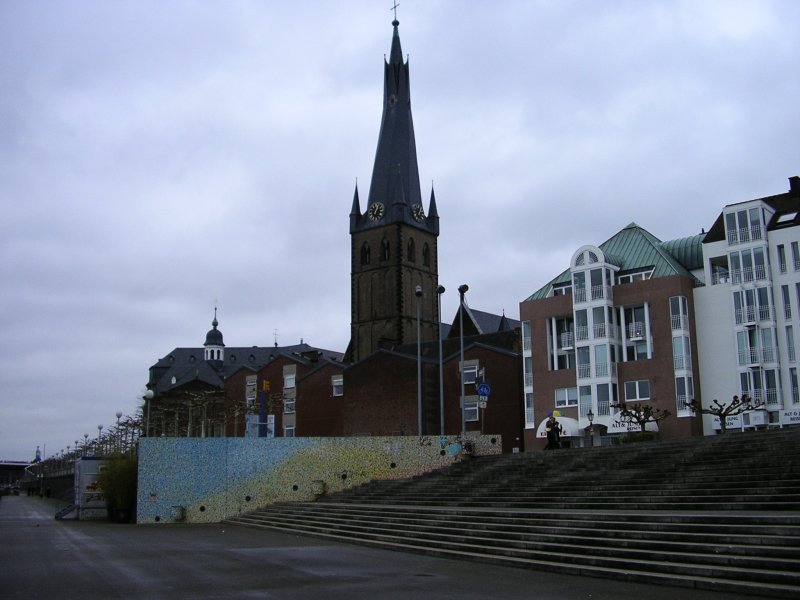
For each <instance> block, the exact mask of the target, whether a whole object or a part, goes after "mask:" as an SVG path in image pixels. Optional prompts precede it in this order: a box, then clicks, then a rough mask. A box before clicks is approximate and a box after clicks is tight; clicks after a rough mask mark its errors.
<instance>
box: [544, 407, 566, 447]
mask: <svg viewBox="0 0 800 600" xmlns="http://www.w3.org/2000/svg"><path fill="white" fill-rule="evenodd" d="M561 433H562V429H561V423H559V422H558V421H557V420H556V418H555V416H553V415H550V418H549V419H548V420H547V446H546V447H545V450H558V449H559V448H561Z"/></svg>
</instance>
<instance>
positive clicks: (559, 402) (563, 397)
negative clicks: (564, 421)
mask: <svg viewBox="0 0 800 600" xmlns="http://www.w3.org/2000/svg"><path fill="white" fill-rule="evenodd" d="M566 406H578V388H574V387H572V388H560V389H557V390H556V408H564V407H566Z"/></svg>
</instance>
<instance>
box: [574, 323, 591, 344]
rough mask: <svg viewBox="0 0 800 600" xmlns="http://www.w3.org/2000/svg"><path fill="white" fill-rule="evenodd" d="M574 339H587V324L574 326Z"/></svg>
mask: <svg viewBox="0 0 800 600" xmlns="http://www.w3.org/2000/svg"><path fill="white" fill-rule="evenodd" d="M575 339H576V340H579V341H583V340H588V339H589V327H588V326H587V325H579V326H578V327H576V328H575Z"/></svg>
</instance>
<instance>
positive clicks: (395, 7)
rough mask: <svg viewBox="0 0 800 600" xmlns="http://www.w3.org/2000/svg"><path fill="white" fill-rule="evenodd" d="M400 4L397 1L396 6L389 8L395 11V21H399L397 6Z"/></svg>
mask: <svg viewBox="0 0 800 600" xmlns="http://www.w3.org/2000/svg"><path fill="white" fill-rule="evenodd" d="M398 6H400V5H399V4H398V3H397V2H396V1H395V3H394V6H393V7H392V8H390V9H389V10H393V11H394V20H395V21H397V7H398Z"/></svg>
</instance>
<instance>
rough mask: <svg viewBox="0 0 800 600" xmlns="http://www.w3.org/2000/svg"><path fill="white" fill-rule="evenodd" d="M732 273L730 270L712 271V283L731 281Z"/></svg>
mask: <svg viewBox="0 0 800 600" xmlns="http://www.w3.org/2000/svg"><path fill="white" fill-rule="evenodd" d="M730 282H731V274H730V273H729V272H728V271H722V270H720V271H714V272H713V273H711V285H719V284H721V283H730Z"/></svg>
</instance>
